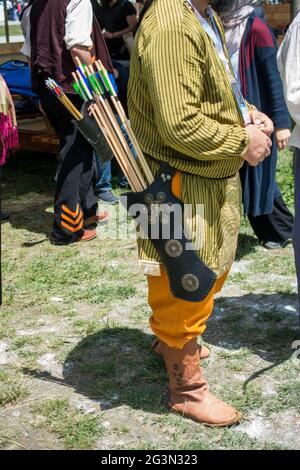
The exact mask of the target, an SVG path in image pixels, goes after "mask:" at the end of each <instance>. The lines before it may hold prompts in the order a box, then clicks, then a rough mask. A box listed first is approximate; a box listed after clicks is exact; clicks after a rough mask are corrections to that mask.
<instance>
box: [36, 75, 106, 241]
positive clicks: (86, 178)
mask: <svg viewBox="0 0 300 470" xmlns="http://www.w3.org/2000/svg"><path fill="white" fill-rule="evenodd" d="M38 94H39V97H40V100H41V105H42V107H43V109H44V111H45V113H46V114H47V116H48V118H49V121H50V122H51V124H52V126H53V127H54V129H55V131H56V133H57V135H58V137H59V142H60V150H59V161H58V171H57V177H56V192H55V201H54V224H53V231H52V237H53V239H54V240H55V241H57V242H61V243H71V242H73V241H75V240H76V239H78V238H80V237H81V235H82V234H83V219H84V218H88V217H90V216H92V215H95V214H96V212H97V202H96V198H95V195H94V191H93V179H94V177H95V176H94V173H95V166H94V159H93V148H92V147H91V146H90V144H89V143H88V142H87V141H86V140H85V139H84V137H82V135H81V134H80V133H79V132H78V131H77V130H75V128H74V125H73V123H72V121H71V120H72V119H73V118H72V116H71V114H70V113H69V112H68V111H67V110H66V109H65V108H64V106H63V105H62V104H61V103H60V102H59V100H58V99H57V98H56V97H55V96H54V95H52V94H51V93H50V92H49V91H48V90H47V89H46V88H45V87H44V85H43V84H41V87H40V90H39V93H38ZM69 98H70V99H71V100H72V102H73V103H74V105H75V106H76V107H77V109H80V107H81V106H82V100H81V98H80V97H78V96H76V95H69Z"/></svg>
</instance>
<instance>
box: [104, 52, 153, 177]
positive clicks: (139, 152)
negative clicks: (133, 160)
mask: <svg viewBox="0 0 300 470" xmlns="http://www.w3.org/2000/svg"><path fill="white" fill-rule="evenodd" d="M95 65H96V67H97V69H98V71H99V73H100V72H103V73H104V74H105V76H106V78H107V80H108V81H109V77H108V75H107V71H106V69H105V67H104V66H103V64H102V62H101V61H100V60H97V61H96V62H95ZM110 98H111V101H112V103H113V105H114V108H115V110H116V113H117V114H118V115H119V117H120V119H121V122H122V124H124V126H125V129H126V131H127V134H128V136H129V138H130V140H131V142H132V144H133V146H134V148H135V150H136V153H137V156H138V159H139V162H140V164H141V167H142V170H143V171H144V174H145V177H146V179H147V181H148V183H149V184H151V183H153V181H154V177H153V175H152V172H151V170H150V168H149V165H148V163H147V161H146V159H145V157H144V154H143V152H142V150H141V148H140V146H139V144H138V142H137V140H136V137H135V135H134V133H133V132H132V129H131V126H130V123H129V121H128V118H127V116H126V113H125V111H124V109H123V106H122V104H121V102H120V100H119V99H118V96H117V94H116V92H115V91H114V90H113V87H112V86H111V97H110Z"/></svg>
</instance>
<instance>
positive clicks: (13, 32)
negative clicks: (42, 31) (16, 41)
mask: <svg viewBox="0 0 300 470" xmlns="http://www.w3.org/2000/svg"><path fill="white" fill-rule="evenodd" d="M22 34H23V33H22V29H21V25H20V24H19V23H18V24H10V25H9V35H10V36H21V35H22ZM0 36H5V27H4V25H0Z"/></svg>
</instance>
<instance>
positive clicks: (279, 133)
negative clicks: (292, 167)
mask: <svg viewBox="0 0 300 470" xmlns="http://www.w3.org/2000/svg"><path fill="white" fill-rule="evenodd" d="M275 137H276V142H277V146H278V148H279V150H283V149H285V147H286V146H287V144H288V140H289V138H290V137H291V132H290V130H289V129H276V130H275Z"/></svg>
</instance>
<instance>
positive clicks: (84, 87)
mask: <svg viewBox="0 0 300 470" xmlns="http://www.w3.org/2000/svg"><path fill="white" fill-rule="evenodd" d="M76 75H77V77H78V78H79V81H80V84H81V86H82V88H83V89H84V92H85V94H86V96H87V97H88V99H90V100H92V99H93V97H92V95H91V93H90V90H89V89H88V87H87V86H86V83H85V81H84V80H83V78H82V77H81V75H80V72H79V71H78V70H76Z"/></svg>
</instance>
